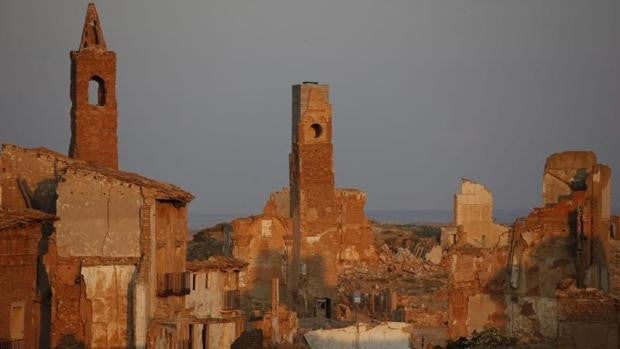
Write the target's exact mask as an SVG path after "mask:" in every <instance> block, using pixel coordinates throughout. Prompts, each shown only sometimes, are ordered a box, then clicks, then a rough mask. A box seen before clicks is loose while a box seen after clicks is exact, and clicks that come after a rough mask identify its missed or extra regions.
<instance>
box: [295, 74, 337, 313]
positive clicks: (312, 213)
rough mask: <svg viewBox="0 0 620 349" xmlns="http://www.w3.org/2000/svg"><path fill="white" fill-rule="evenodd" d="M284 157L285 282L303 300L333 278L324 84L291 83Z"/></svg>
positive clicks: (328, 286) (332, 199) (333, 218)
mask: <svg viewBox="0 0 620 349" xmlns="http://www.w3.org/2000/svg"><path fill="white" fill-rule="evenodd" d="M292 116H293V129H292V151H291V154H290V157H289V161H290V188H291V194H290V195H291V206H290V207H291V217H292V218H293V248H292V252H291V255H292V256H291V257H292V260H291V262H292V263H291V265H290V272H291V274H290V275H289V280H290V283H289V287H291V291H293V292H300V293H303V294H297V297H303V298H304V299H305V302H304V303H308V302H312V299H313V298H315V297H327V296H331V295H332V294H333V293H334V292H335V287H336V283H337V274H336V270H335V269H336V265H335V263H336V256H335V254H337V253H338V250H339V245H340V239H341V238H340V237H339V235H340V232H339V231H338V230H339V229H338V228H337V227H338V222H339V220H340V219H339V214H340V210H339V208H338V207H337V204H336V189H335V183H334V168H333V144H332V108H331V104H330V103H329V86H327V85H319V84H316V83H303V84H301V85H295V86H293V112H292Z"/></svg>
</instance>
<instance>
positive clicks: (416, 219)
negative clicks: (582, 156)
mask: <svg viewBox="0 0 620 349" xmlns="http://www.w3.org/2000/svg"><path fill="white" fill-rule="evenodd" d="M528 212H529V211H528V210H502V209H499V210H495V211H494V214H495V220H496V221H497V222H498V223H501V224H507V225H511V224H512V223H514V221H515V219H517V218H519V217H525V216H526V215H527V214H528ZM248 215H249V214H247V213H239V214H232V213H220V214H213V213H206V214H205V213H191V212H190V214H189V229H190V231H191V232H196V231H198V230H201V229H204V228H207V227H212V226H214V225H216V224H218V223H226V222H230V221H231V220H233V219H235V218H239V217H246V216H248ZM366 215H368V217H369V218H370V219H372V220H375V221H379V222H384V223H395V224H405V223H417V224H450V223H452V220H453V213H452V210H366Z"/></svg>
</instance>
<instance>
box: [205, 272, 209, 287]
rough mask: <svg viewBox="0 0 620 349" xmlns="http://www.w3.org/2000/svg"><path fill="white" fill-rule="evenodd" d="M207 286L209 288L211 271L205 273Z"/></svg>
mask: <svg viewBox="0 0 620 349" xmlns="http://www.w3.org/2000/svg"><path fill="white" fill-rule="evenodd" d="M205 288H209V272H207V273H205Z"/></svg>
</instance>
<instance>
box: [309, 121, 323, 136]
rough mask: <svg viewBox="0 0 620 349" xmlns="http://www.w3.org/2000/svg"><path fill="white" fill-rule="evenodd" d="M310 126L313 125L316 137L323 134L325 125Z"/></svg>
mask: <svg viewBox="0 0 620 349" xmlns="http://www.w3.org/2000/svg"><path fill="white" fill-rule="evenodd" d="M310 127H312V130H313V131H314V138H319V137H321V135H322V134H323V127H321V125H319V124H312V125H310Z"/></svg>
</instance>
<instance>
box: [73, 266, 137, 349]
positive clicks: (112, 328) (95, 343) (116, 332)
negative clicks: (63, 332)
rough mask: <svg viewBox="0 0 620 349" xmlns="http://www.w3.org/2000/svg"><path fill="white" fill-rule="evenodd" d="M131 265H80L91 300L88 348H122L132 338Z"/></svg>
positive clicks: (87, 293) (132, 270)
mask: <svg viewBox="0 0 620 349" xmlns="http://www.w3.org/2000/svg"><path fill="white" fill-rule="evenodd" d="M134 273H135V267H134V266H133V265H104V266H93V267H82V270H81V274H82V277H83V278H84V284H85V286H86V299H88V301H90V305H91V310H92V315H91V317H90V332H91V333H92V337H91V339H90V344H89V345H90V348H125V347H127V346H129V342H128V341H129V340H133V338H132V337H133V336H132V335H131V334H132V333H133V325H134V321H133V317H129V316H130V314H133V311H132V309H130V308H129V307H131V306H132V304H131V303H132V301H133V299H132V297H131V296H132V295H133V277H134Z"/></svg>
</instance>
